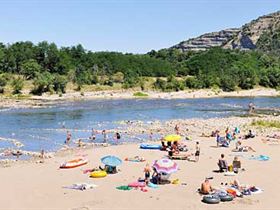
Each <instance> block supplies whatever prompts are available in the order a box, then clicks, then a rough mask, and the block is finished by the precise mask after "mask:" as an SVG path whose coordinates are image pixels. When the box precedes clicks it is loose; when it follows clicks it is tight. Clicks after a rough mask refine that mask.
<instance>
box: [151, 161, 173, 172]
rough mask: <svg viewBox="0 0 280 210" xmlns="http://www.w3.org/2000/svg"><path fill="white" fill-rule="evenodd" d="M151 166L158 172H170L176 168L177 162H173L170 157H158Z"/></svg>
mask: <svg viewBox="0 0 280 210" xmlns="http://www.w3.org/2000/svg"><path fill="white" fill-rule="evenodd" d="M153 167H154V168H155V169H156V171H157V172H158V173H166V174H171V173H174V172H176V171H177V170H178V165H177V163H175V162H173V161H172V160H170V159H160V160H156V161H155V162H154V164H153Z"/></svg>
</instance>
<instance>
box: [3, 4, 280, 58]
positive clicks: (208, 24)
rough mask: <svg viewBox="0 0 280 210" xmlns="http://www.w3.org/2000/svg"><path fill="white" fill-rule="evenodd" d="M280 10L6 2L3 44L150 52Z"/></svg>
mask: <svg viewBox="0 0 280 210" xmlns="http://www.w3.org/2000/svg"><path fill="white" fill-rule="evenodd" d="M278 10H280V0H0V42H3V43H5V44H7V43H14V42H16V41H32V42H34V43H38V42H40V41H44V40H45V41H48V42H54V43H56V44H57V45H58V46H73V45H77V44H82V45H83V46H84V48H85V49H87V50H91V51H118V52H125V53H126V52H128V53H146V52H148V51H150V50H152V49H154V50H159V49H162V48H167V47H171V46H173V45H175V44H177V43H179V42H181V41H183V40H186V39H189V38H192V37H196V36H199V35H201V34H203V33H207V32H213V31H217V30H222V29H225V28H230V27H240V26H242V25H243V24H245V23H247V22H249V21H251V20H253V19H256V18H257V17H259V16H261V15H265V14H268V13H271V12H275V11H278Z"/></svg>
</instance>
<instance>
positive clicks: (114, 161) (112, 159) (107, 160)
mask: <svg viewBox="0 0 280 210" xmlns="http://www.w3.org/2000/svg"><path fill="white" fill-rule="evenodd" d="M101 162H102V163H103V164H104V165H107V166H113V167H115V166H118V165H121V164H122V160H121V159H120V158H118V157H116V156H111V155H108V156H105V157H103V158H101Z"/></svg>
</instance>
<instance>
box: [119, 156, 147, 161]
mask: <svg viewBox="0 0 280 210" xmlns="http://www.w3.org/2000/svg"><path fill="white" fill-rule="evenodd" d="M124 160H125V161H131V162H144V161H145V158H143V157H140V156H134V157H133V158H125V159H124Z"/></svg>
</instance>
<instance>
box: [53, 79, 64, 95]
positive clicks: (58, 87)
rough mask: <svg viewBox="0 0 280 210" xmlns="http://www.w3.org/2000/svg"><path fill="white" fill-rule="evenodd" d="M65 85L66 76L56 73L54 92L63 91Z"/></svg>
mask: <svg viewBox="0 0 280 210" xmlns="http://www.w3.org/2000/svg"><path fill="white" fill-rule="evenodd" d="M66 85H67V78H66V76H62V75H59V74H56V75H55V76H54V79H53V89H54V91H56V93H59V92H61V93H65V88H66Z"/></svg>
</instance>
